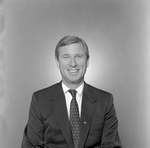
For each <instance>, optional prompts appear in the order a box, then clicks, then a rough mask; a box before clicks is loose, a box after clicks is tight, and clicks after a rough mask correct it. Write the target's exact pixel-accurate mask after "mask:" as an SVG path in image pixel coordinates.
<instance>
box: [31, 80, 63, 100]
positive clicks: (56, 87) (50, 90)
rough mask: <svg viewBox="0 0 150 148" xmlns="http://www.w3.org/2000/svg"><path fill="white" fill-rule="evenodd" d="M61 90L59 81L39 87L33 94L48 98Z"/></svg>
mask: <svg viewBox="0 0 150 148" xmlns="http://www.w3.org/2000/svg"><path fill="white" fill-rule="evenodd" d="M60 90H61V83H56V84H53V85H51V86H49V87H46V88H43V89H40V90H38V91H35V92H34V93H33V94H34V95H36V96H37V97H38V98H43V99H44V98H50V97H53V95H54V94H58V92H59V91H60Z"/></svg>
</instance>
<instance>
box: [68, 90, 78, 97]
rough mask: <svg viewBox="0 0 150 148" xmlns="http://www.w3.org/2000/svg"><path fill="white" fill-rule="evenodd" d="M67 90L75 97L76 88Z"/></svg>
mask: <svg viewBox="0 0 150 148" xmlns="http://www.w3.org/2000/svg"><path fill="white" fill-rule="evenodd" d="M69 92H70V94H71V95H72V97H73V98H76V92H77V91H76V90H74V89H70V90H69Z"/></svg>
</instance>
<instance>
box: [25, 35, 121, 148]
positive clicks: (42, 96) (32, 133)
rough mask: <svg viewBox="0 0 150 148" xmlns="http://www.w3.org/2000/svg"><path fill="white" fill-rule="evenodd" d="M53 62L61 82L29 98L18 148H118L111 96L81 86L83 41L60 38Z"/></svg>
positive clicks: (85, 55) (85, 57)
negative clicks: (55, 64)
mask: <svg viewBox="0 0 150 148" xmlns="http://www.w3.org/2000/svg"><path fill="white" fill-rule="evenodd" d="M55 58H56V63H57V67H58V68H59V70H60V73H61V76H62V81H61V82H60V83H57V84H55V85H53V86H50V87H48V88H45V89H42V90H40V91H37V92H35V93H34V94H33V97H32V102H31V106H30V112H29V120H28V124H27V126H26V128H25V131H24V137H23V142H22V148H121V143H120V139H119V136H118V130H117V128H118V120H117V117H116V112H115V108H114V104H113V97H112V95H111V94H110V93H108V92H105V91H102V90H100V89H97V88H95V87H93V86H90V85H88V84H87V83H86V82H84V75H85V72H86V69H87V67H88V65H89V50H88V46H87V44H86V43H85V41H83V40H82V39H80V38H78V37H76V36H66V37H64V38H62V39H61V40H60V41H59V43H58V44H57V46H56V49H55Z"/></svg>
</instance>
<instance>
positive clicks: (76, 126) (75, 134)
mask: <svg viewBox="0 0 150 148" xmlns="http://www.w3.org/2000/svg"><path fill="white" fill-rule="evenodd" d="M69 92H70V93H71V95H72V100H71V103H70V125H71V131H72V138H73V142H74V146H75V148H77V147H78V145H79V136H80V118H79V110H78V104H77V101H76V90H69Z"/></svg>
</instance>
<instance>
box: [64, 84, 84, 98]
mask: <svg viewBox="0 0 150 148" xmlns="http://www.w3.org/2000/svg"><path fill="white" fill-rule="evenodd" d="M62 88H63V92H64V94H65V93H67V92H68V90H69V89H70V88H68V87H67V86H66V85H65V84H64V83H63V81H62ZM83 88H84V83H82V84H81V85H80V86H79V87H78V88H76V89H75V90H76V91H77V92H78V94H79V95H80V96H81V95H82V93H83Z"/></svg>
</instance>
